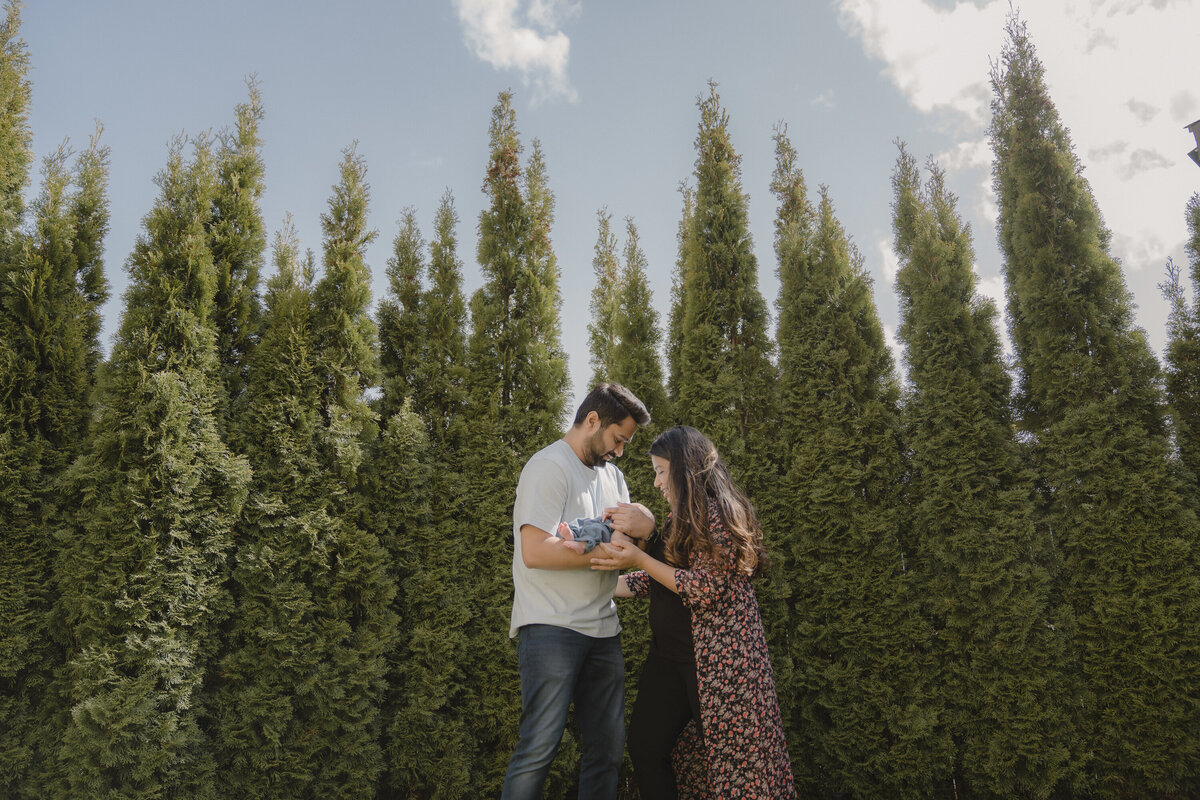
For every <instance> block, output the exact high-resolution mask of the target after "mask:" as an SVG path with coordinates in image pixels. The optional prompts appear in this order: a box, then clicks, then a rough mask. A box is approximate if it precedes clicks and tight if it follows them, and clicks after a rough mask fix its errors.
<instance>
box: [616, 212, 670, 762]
mask: <svg viewBox="0 0 1200 800" xmlns="http://www.w3.org/2000/svg"><path fill="white" fill-rule="evenodd" d="M622 256H623V258H622V265H621V273H620V278H619V283H618V287H619V296H618V301H619V302H618V304H617V309H616V320H615V324H614V339H615V343H614V346H613V348H612V366H611V368H610V369H609V372H608V380H612V381H616V382H617V383H620V384H623V385H624V386H626V387H627V388H628V389H629V390H630V391H632V392H633V393H634V395H635V396H636V397H637V398H638V399H639V400H641V401H642V403H644V404H645V406H646V410H647V411H649V412H650V424H649V425H646V426H644V427H642V428H640V429H639V430H638V432H637V438H635V439H634V440H633V442H631V443H630V444H629V446H627V447H626V448H625V456H624V457H623V458H622V459H621V462H620V466H621V471H622V472H624V473H625V479H626V481H627V483H628V484H629V497H630V499H631V500H633V501H634V502H635V503H642V504H644V505H646V506H648V507H649V508H650V509H651V510H652V511H653V512H654V516H655V518H656V519H659V520H663V519H666V514H667V512H668V511H669V510H670V509H669V508H668V507H667V504H666V502H665V501H664V499H663V497H662V495H661V494H660V493H659V491H658V490H657V489H655V488H654V471H653V469H651V467H650V443H651V442H653V441H654V439H655V437H657V436H658V434H659V433H661V432H662V431H664V430H666V429H667V428H668V427H670V425H671V422H670V419H671V413H670V404H669V401H668V400H667V393H666V389H665V385H664V382H663V369H662V360H661V356H660V355H659V347H660V345H661V343H662V332H661V330H660V329H659V325H658V312H657V311H655V310H654V297H653V294H652V293H651V291H650V285H649V283H648V281H647V278H646V267H647V264H646V255H645V253H643V252H642V248H641V244H640V239H639V237H638V229H637V225H635V224H634V221H633V219H632V218H627V219H626V221H625V247H624V249H623V253H622ZM621 645H622V648H623V650H624V651H625V654H626V655H625V705H626V707H627V709H629V710H632V709H633V703H634V700H635V699H636V698H637V689H636V687H637V681H638V676H639V675H640V674H641V672H642V665H643V663H644V662H645V659H646V654H647V653H648V652H649V648H650V627H649V619H648V617H647V613H646V606H645V605H644V604H641V603H637V604H632V605H624V606H622V607H621ZM621 784H622V786H631V785H632V784H633V773H632V765H630V764H628V763H626V765H625V767H624V771H623V773H622V776H621Z"/></svg>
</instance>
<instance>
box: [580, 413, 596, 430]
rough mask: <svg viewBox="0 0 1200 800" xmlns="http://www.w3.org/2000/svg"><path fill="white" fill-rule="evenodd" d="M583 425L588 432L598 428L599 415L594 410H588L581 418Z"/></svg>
mask: <svg viewBox="0 0 1200 800" xmlns="http://www.w3.org/2000/svg"><path fill="white" fill-rule="evenodd" d="M583 427H584V430H586V431H587V432H588V433H595V432H596V431H598V430H600V415H599V414H598V413H596V412H595V411H589V412H588V415H587V416H586V417H584V418H583Z"/></svg>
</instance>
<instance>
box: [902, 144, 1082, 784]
mask: <svg viewBox="0 0 1200 800" xmlns="http://www.w3.org/2000/svg"><path fill="white" fill-rule="evenodd" d="M929 172H930V176H929V180H928V182H927V183H926V184H925V185H924V186H922V185H921V182H920V176H919V174H918V171H917V167H916V163H915V161H914V160H913V158H912V156H910V155H909V154H908V153H907V152H906V151H905V150H904V147H903V145H901V147H900V156H899V158H898V159H897V164H896V170H895V172H894V174H893V176H892V186H893V190H894V194H895V199H894V204H893V215H894V216H893V228H894V230H895V234H896V252H897V253H898V254H899V257H900V271H899V274H898V276H897V280H896V286H897V292H898V294H899V298H900V310H901V325H900V330H899V337H900V340H901V341H902V342H903V343H904V346H905V352H906V356H907V361H908V365H909V372H908V376H909V381H910V382H911V391H910V394H909V397H908V398H907V402H906V403H905V407H904V421H905V429H906V437H905V438H906V442H907V443H908V447H909V450H910V453H911V462H910V475H911V477H910V478H909V485H908V494H909V498H910V499H909V501H908V502H907V503H906V512H905V514H904V516H905V518H906V519H905V526H906V527H907V528H908V530H909V531H910V536H911V537H912V539H913V540H914V551H915V553H916V558H915V559H914V560H913V563H914V566H915V567H916V572H917V574H918V575H919V576H920V577H919V581H920V585H921V591H920V595H921V597H922V598H923V600H924V602H923V604H922V605H923V608H922V610H923V615H924V617H925V618H926V619H928V620H929V621H930V622H931V624H932V626H933V631H934V638H933V640H932V642H933V652H934V654H935V656H936V658H937V664H936V666H935V669H936V673H935V674H934V675H933V676H931V677H932V678H933V685H934V686H936V687H937V693H936V696H933V695H932V694H931V696H930V697H929V701H930V702H931V703H938V704H939V705H940V706H941V708H942V710H941V716H942V718H943V719H944V720H945V722H946V726H947V728H948V730H949V733H950V735H951V737H952V738H953V741H954V745H955V763H954V770H953V772H952V773H951V774H949V775H945V776H942V778H941V782H942V783H943V785H944V791H946V792H949V791H951V788H950V787H951V784H950V783H949V779H951V778H952V779H953V787H955V788H957V790H958V791H959V792H964V793H967V794H969V795H970V796H972V797H997V798H1000V797H1048V796H1050V794H1051V792H1052V791H1054V790H1055V788H1056V787H1057V786H1058V785H1059V784H1060V782H1062V781H1063V779H1064V778H1065V777H1068V776H1069V771H1070V770H1071V769H1072V768H1073V766H1074V765H1073V764H1072V759H1073V758H1074V759H1077V758H1078V754H1077V753H1073V752H1072V751H1073V750H1075V749H1076V748H1077V747H1078V743H1077V742H1076V741H1075V740H1074V736H1073V730H1072V729H1071V726H1070V724H1069V723H1068V720H1067V718H1066V712H1067V706H1068V698H1069V687H1070V685H1071V684H1070V679H1071V676H1070V674H1069V666H1070V664H1069V661H1068V655H1069V653H1070V648H1069V640H1068V639H1067V637H1068V635H1069V633H1070V630H1071V627H1070V625H1069V621H1068V620H1064V619H1063V618H1062V615H1060V614H1058V613H1057V611H1056V609H1054V608H1053V606H1051V604H1050V598H1049V592H1050V573H1049V568H1050V567H1051V566H1052V565H1053V556H1052V545H1051V542H1050V539H1049V535H1048V531H1045V530H1044V529H1041V530H1039V529H1038V528H1036V527H1035V524H1034V506H1033V501H1032V488H1033V487H1032V476H1031V475H1030V474H1029V473H1028V471H1027V470H1026V469H1025V466H1024V464H1023V463H1022V459H1021V453H1020V452H1019V450H1018V447H1017V443H1016V441H1015V439H1014V438H1013V433H1012V415H1011V410H1010V407H1009V388H1010V381H1009V377H1008V374H1007V373H1006V372H1005V369H1004V363H1003V360H1002V353H1001V349H1000V337H999V334H998V333H997V331H996V321H995V320H996V309H995V306H994V305H993V304H992V303H991V301H989V300H987V299H983V298H980V297H979V296H978V295H977V294H976V293H975V277H974V274H973V273H972V271H971V266H972V263H973V261H974V254H973V252H972V247H971V235H970V231H969V230H968V229H967V227H966V226H964V225H963V223H962V221H961V220H960V218H959V216H958V213H957V211H956V208H955V198H954V196H953V195H952V194H950V193H949V191H948V190H947V189H946V186H945V179H944V173H943V172H942V171H941V170H940V169H939V168H938V167H937V166H936V164H932V163H931V164H930V167H929Z"/></svg>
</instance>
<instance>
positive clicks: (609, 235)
mask: <svg viewBox="0 0 1200 800" xmlns="http://www.w3.org/2000/svg"><path fill="white" fill-rule="evenodd" d="M596 223H597V228H598V230H597V233H596V255H595V257H594V258H592V274H593V275H595V277H596V282H595V284H593V285H592V301H591V304H590V306H589V308H590V309H591V312H592V321H591V322H589V323H588V350H589V351H590V353H591V363H592V381H591V385H592V386H595V385H596V384H598V383H603V382H604V381H608V380H616V378H613V377H612V369H613V364H614V360H615V356H614V354H613V351H614V350H615V349H616V345H617V342H618V341H619V339H618V334H617V315H618V314H619V313H620V311H621V288H622V287H621V265H620V262H619V261H618V260H617V237H616V236H614V235H613V232H612V214H609V213H608V211H607V210H606V209H603V208H602V209H600V210H599V211H597V212H596Z"/></svg>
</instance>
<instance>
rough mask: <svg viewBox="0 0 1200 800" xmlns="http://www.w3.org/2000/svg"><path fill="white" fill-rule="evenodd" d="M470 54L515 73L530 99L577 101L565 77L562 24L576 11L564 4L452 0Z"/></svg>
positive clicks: (562, 0) (566, 45)
mask: <svg viewBox="0 0 1200 800" xmlns="http://www.w3.org/2000/svg"><path fill="white" fill-rule="evenodd" d="M454 10H455V11H456V12H457V13H458V19H459V22H461V23H462V26H463V38H464V39H465V40H466V43H467V47H469V48H470V50H471V52H472V53H473V54H474V55H475V56H476V57H477V58H479V59H481V60H482V61H485V62H487V63H488V64H491V65H492V66H493V67H495V68H496V69H499V70H516V71H517V72H519V73H520V74H521V79H522V81H523V82H524V83H525V85H526V86H530V87H532V88H533V90H534V100H535V101H540V100H548V99H552V98H555V97H563V98H566V99H567V100H571V101H574V100H576V99H577V95H576V92H575V89H574V88H573V87H572V86H571V83H570V80H569V79H568V78H567V62H568V59H569V57H570V52H571V40H570V39H569V38H568V37H567V35H566V34H565V33H563V32H562V30H561V29H560V28H561V24H562V22H563V21H565V20H566V19H568V18H570V17H573V16H575V15H576V14H577V13H578V10H579V6H578V5H577V4H575V3H571V2H567V0H530V2H529V3H528V5H527V6H525V8H524V9H522V8H521V3H520V0H454Z"/></svg>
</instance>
